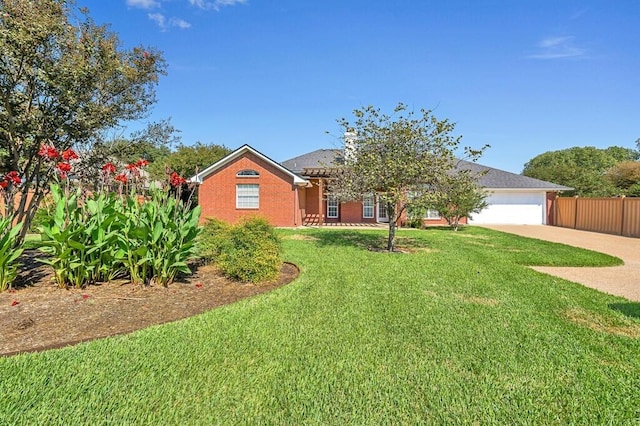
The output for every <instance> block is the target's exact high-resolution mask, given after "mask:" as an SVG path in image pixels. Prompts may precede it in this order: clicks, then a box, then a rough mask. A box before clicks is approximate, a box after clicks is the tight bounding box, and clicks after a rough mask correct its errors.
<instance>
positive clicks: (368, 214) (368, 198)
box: [362, 194, 374, 219]
mask: <svg viewBox="0 0 640 426" xmlns="http://www.w3.org/2000/svg"><path fill="white" fill-rule="evenodd" d="M373 207H374V203H373V194H367V195H365V196H364V197H362V217H363V218H365V219H371V218H373V213H374V209H373Z"/></svg>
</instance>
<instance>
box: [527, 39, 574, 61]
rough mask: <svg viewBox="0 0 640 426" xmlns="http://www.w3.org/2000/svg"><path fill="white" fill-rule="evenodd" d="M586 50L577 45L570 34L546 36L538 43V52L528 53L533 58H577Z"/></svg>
mask: <svg viewBox="0 0 640 426" xmlns="http://www.w3.org/2000/svg"><path fill="white" fill-rule="evenodd" d="M586 53H587V50H586V49H584V48H582V47H578V46H576V45H575V43H574V38H573V37H571V36H561V37H547V38H544V39H542V40H541V41H540V42H539V43H538V53H535V54H533V55H529V56H528V57H529V58H533V59H561V58H579V57H583V56H585V54H586Z"/></svg>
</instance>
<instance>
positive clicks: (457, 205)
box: [429, 169, 487, 231]
mask: <svg viewBox="0 0 640 426" xmlns="http://www.w3.org/2000/svg"><path fill="white" fill-rule="evenodd" d="M478 178H479V176H478V175H477V174H474V173H472V172H471V170H468V169H463V170H455V171H452V172H451V173H449V174H447V175H446V176H444V177H443V178H442V179H440V180H439V182H438V190H437V191H435V192H434V193H433V196H432V200H431V201H430V202H429V207H430V208H433V209H435V210H438V212H440V215H441V216H442V217H444V218H445V220H446V221H447V223H448V224H449V226H451V227H452V228H453V230H454V231H457V230H458V227H459V224H460V219H461V218H463V217H470V216H471V215H472V214H473V213H479V212H480V211H481V210H482V209H484V208H485V207H487V201H486V199H487V193H486V192H485V191H484V190H483V189H482V188H481V187H480V185H479V184H478Z"/></svg>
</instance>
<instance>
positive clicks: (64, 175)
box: [60, 172, 67, 180]
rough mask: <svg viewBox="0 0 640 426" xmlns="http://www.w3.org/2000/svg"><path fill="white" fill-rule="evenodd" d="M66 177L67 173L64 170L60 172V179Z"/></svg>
mask: <svg viewBox="0 0 640 426" xmlns="http://www.w3.org/2000/svg"><path fill="white" fill-rule="evenodd" d="M66 178H67V174H66V173H65V172H60V179H63V180H64V179H66Z"/></svg>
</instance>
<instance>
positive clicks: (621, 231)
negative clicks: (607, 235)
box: [620, 195, 625, 235]
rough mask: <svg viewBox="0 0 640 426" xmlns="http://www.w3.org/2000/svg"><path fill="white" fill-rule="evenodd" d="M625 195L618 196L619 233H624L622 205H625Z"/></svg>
mask: <svg viewBox="0 0 640 426" xmlns="http://www.w3.org/2000/svg"><path fill="white" fill-rule="evenodd" d="M624 200H625V196H624V195H622V196H621V197H620V203H621V204H622V205H621V206H620V216H621V217H620V235H624V205H625V201H624Z"/></svg>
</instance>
